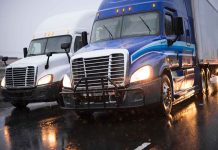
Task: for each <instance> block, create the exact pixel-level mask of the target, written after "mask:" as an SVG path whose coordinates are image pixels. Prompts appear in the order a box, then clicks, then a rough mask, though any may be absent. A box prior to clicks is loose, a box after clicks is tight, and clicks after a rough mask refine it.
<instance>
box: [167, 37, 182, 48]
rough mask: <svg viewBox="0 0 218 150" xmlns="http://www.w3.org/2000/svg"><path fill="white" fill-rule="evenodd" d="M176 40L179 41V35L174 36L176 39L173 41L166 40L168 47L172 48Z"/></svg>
mask: <svg viewBox="0 0 218 150" xmlns="http://www.w3.org/2000/svg"><path fill="white" fill-rule="evenodd" d="M178 39H179V35H176V38H175V39H174V40H171V39H168V40H167V44H168V46H172V45H173V44H174V43H175V42H176V41H177V40H178Z"/></svg>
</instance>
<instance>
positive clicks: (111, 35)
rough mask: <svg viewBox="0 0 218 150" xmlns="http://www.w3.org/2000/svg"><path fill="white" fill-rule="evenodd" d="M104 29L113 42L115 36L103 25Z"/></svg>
mask: <svg viewBox="0 0 218 150" xmlns="http://www.w3.org/2000/svg"><path fill="white" fill-rule="evenodd" d="M103 27H104V28H105V29H106V30H107V32H108V33H109V34H110V37H111V39H112V40H113V39H114V38H113V34H112V33H111V31H110V30H109V29H108V28H107V27H106V26H105V25H103Z"/></svg>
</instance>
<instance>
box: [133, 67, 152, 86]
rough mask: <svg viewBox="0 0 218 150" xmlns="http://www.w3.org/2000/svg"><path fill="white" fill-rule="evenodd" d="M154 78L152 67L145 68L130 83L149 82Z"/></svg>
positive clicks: (135, 74) (134, 74) (134, 75)
mask: <svg viewBox="0 0 218 150" xmlns="http://www.w3.org/2000/svg"><path fill="white" fill-rule="evenodd" d="M151 76H152V67H151V66H144V67H142V68H140V69H138V70H137V71H136V72H135V73H133V75H132V76H131V79H130V83H133V82H137V81H142V80H147V79H149V78H151Z"/></svg>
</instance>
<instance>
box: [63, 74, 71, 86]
mask: <svg viewBox="0 0 218 150" xmlns="http://www.w3.org/2000/svg"><path fill="white" fill-rule="evenodd" d="M63 87H65V88H72V85H71V81H70V77H68V75H66V74H65V75H64V79H63Z"/></svg>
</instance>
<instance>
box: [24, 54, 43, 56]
mask: <svg viewBox="0 0 218 150" xmlns="http://www.w3.org/2000/svg"><path fill="white" fill-rule="evenodd" d="M37 55H40V54H29V55H27V56H37Z"/></svg>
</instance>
